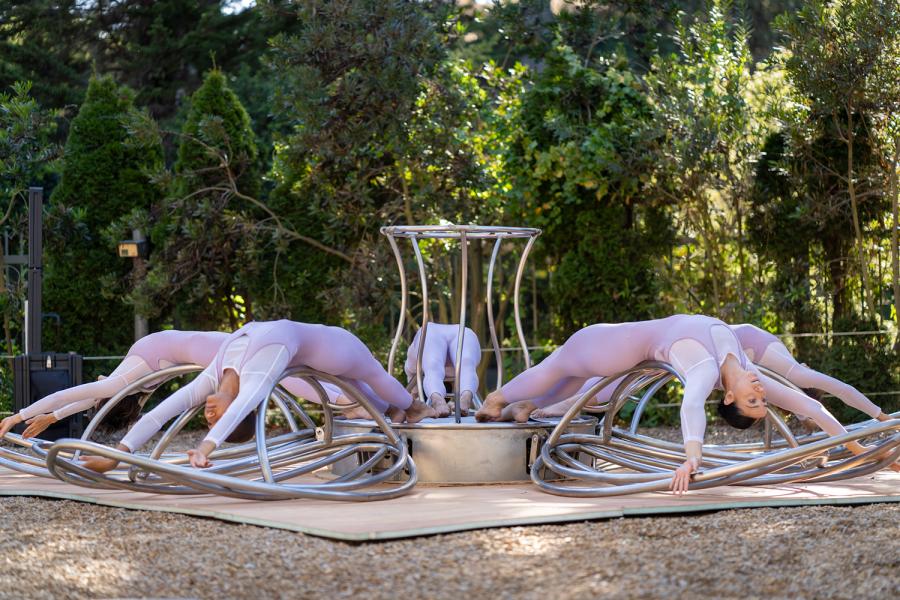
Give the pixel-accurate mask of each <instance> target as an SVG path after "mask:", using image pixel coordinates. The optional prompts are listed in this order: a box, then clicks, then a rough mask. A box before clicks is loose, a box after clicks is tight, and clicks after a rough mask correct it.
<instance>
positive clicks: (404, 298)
mask: <svg viewBox="0 0 900 600" xmlns="http://www.w3.org/2000/svg"><path fill="white" fill-rule="evenodd" d="M387 240H388V243H389V244H390V245H391V250H393V251H394V258H395V259H397V269H398V270H399V271H400V319H399V320H398V321H397V332H396V333H394V340H393V341H392V342H391V352H390V354H388V364H387V372H388V374H389V375H393V374H394V358H395V356H396V355H397V346H399V345H400V339H401V338H402V337H403V326H404V325H406V305H407V302H408V300H409V290H408V289H407V287H406V268H405V267H404V266H403V256H402V255H401V254H400V248H399V246H397V240H396V239H395V238H394V236H393V235H389V234H388V235H387Z"/></svg>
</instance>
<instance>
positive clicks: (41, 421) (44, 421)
mask: <svg viewBox="0 0 900 600" xmlns="http://www.w3.org/2000/svg"><path fill="white" fill-rule="evenodd" d="M57 420H58V419H57V418H56V417H54V416H53V413H47V414H45V415H38V416H36V417H31V418H30V419H28V420H27V421H25V422H26V423H28V427H26V428H25V431H23V432H22V437H23V438H32V437H37V436H38V435H40V433H41V432H42V431H44V430H45V429H47V428H48V427H50V426H51V425H53V424H54V423H56V421H57Z"/></svg>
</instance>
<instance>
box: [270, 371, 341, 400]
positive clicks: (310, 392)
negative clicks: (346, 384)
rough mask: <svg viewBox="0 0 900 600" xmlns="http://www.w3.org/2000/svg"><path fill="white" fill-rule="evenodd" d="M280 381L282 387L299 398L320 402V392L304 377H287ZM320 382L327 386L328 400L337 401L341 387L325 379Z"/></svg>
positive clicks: (324, 386)
mask: <svg viewBox="0 0 900 600" xmlns="http://www.w3.org/2000/svg"><path fill="white" fill-rule="evenodd" d="M279 383H280V384H281V387H283V388H284V389H285V390H287V391H288V392H289V393H290V394H292V395H293V396H296V397H297V398H305V399H307V400H309V401H310V402H315V403H318V402H319V393H318V392H317V391H316V390H315V388H313V386H312V385H310V384H309V383H307V382H306V380H304V379H300V378H299V377H285V378H284V379H282V380H281V381H280V382H279ZM319 383H320V384H321V385H322V387H323V388H325V393H326V394H327V395H328V400H329V401H331V402H334V401H336V400H337V398H338V396H340V394H341V391H340V389H338V388H337V387H335V386H333V385H331V384H330V383H326V382H323V381H320V382H319Z"/></svg>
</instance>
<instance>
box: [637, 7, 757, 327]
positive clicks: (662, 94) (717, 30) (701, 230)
mask: <svg viewBox="0 0 900 600" xmlns="http://www.w3.org/2000/svg"><path fill="white" fill-rule="evenodd" d="M708 6H709V12H708V13H707V14H705V15H703V16H700V17H698V18H697V19H696V20H694V21H693V22H692V23H690V24H688V22H687V21H686V20H685V19H681V20H680V21H679V22H678V25H677V31H678V33H677V37H676V41H677V43H678V52H677V53H673V54H670V55H663V56H659V57H657V58H656V59H655V60H654V61H653V69H652V72H651V73H649V74H648V76H647V85H648V86H649V89H650V98H649V99H650V103H651V105H652V106H653V109H654V113H655V115H656V124H655V127H657V128H658V129H659V130H660V131H661V132H663V135H664V139H663V141H662V142H661V143H660V144H659V146H658V147H659V152H658V153H657V154H656V156H654V159H655V162H656V164H657V165H658V166H657V168H656V169H655V172H654V185H653V190H654V192H655V193H657V194H661V195H663V196H665V197H667V198H668V199H669V201H670V203H671V204H672V205H673V206H674V207H675V208H676V211H677V212H676V219H677V220H678V221H680V223H679V226H678V229H679V233H680V234H682V238H681V239H682V243H681V244H680V247H679V248H677V249H676V252H675V253H674V254H673V262H672V264H671V269H672V274H673V275H674V277H673V283H674V284H675V286H674V287H675V290H674V295H675V296H677V297H680V298H684V299H691V300H689V301H687V302H686V303H685V305H682V307H679V308H681V310H684V309H685V308H687V307H690V308H689V310H692V311H697V310H700V311H703V312H707V313H708V314H714V315H717V316H720V317H722V318H726V319H734V320H744V319H746V318H747V317H748V316H750V315H751V314H753V313H755V312H757V309H758V306H759V303H758V299H757V298H754V297H753V294H752V291H750V290H751V288H750V285H749V284H750V282H751V280H752V277H753V273H754V270H753V269H752V268H750V267H751V265H750V260H751V258H752V257H750V256H749V255H748V253H747V250H746V247H745V246H746V240H745V231H744V229H745V221H746V206H745V203H746V199H747V195H748V193H749V188H750V185H751V183H752V175H753V159H754V158H755V157H756V156H757V155H758V152H759V149H760V147H761V146H762V143H763V141H764V138H765V135H766V133H767V129H768V125H767V123H766V122H765V119H764V118H763V114H762V111H761V110H760V109H759V107H758V106H756V104H755V103H754V96H755V92H756V90H757V89H758V88H760V87H761V83H762V80H764V79H765V77H766V73H765V72H764V71H756V72H754V71H753V70H752V57H751V54H750V49H749V46H748V32H747V29H746V27H745V26H744V25H743V23H742V22H741V21H735V20H733V19H732V18H731V17H730V16H729V15H730V14H731V12H732V9H731V3H730V2H727V1H713V2H710V3H709V5H708ZM697 250H699V252H698V254H699V257H698V258H699V263H700V268H699V269H697V268H695V267H694V266H693V265H692V262H693V260H692V259H693V256H692V255H693V254H694V252H696V251H697Z"/></svg>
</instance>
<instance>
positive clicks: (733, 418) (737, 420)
mask: <svg viewBox="0 0 900 600" xmlns="http://www.w3.org/2000/svg"><path fill="white" fill-rule="evenodd" d="M716 412H718V413H719V416H720V417H722V418H723V419H725V422H726V423H728V424H729V425H731V426H732V427H734V428H736V429H747V428H748V427H751V426H752V425H753V424H754V423H756V421H757V420H758V419H754V418H753V417H748V416H747V415H745V414H742V413H741V411H740V410H738V407H737V405H736V404H735V403H734V402H732V403H731V404H725V400H724V399H723V400H719V404H718V406H716Z"/></svg>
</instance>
